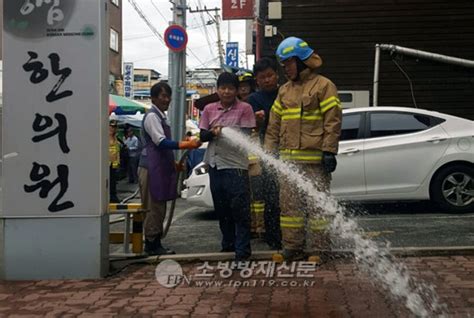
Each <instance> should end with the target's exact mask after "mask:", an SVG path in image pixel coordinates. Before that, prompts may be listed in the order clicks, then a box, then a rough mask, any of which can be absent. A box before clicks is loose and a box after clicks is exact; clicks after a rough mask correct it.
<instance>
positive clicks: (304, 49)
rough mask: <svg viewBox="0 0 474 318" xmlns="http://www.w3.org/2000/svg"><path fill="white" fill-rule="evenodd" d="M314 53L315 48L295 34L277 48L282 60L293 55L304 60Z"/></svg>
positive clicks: (277, 53)
mask: <svg viewBox="0 0 474 318" xmlns="http://www.w3.org/2000/svg"><path fill="white" fill-rule="evenodd" d="M313 53H314V50H313V49H312V48H310V47H309V45H308V43H306V42H305V41H303V40H302V39H300V38H297V37H294V36H292V37H289V38H286V39H284V40H283V41H282V42H281V43H280V45H278V48H277V50H276V55H277V56H278V58H279V59H280V61H282V62H283V61H285V60H287V59H289V58H291V57H297V58H299V59H300V60H301V61H304V60H307V59H308V58H309V57H310V56H311V55H312V54H313Z"/></svg>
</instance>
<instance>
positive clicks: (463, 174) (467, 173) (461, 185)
mask: <svg viewBox="0 0 474 318" xmlns="http://www.w3.org/2000/svg"><path fill="white" fill-rule="evenodd" d="M431 199H432V200H433V201H435V202H436V203H437V204H438V205H439V206H440V207H441V208H443V209H444V210H447V211H449V212H460V213H462V212H473V211H474V168H473V167H470V166H466V165H453V166H449V167H446V168H444V169H442V170H441V171H439V172H438V173H437V174H436V176H435V177H434V179H433V182H432V183H431Z"/></svg>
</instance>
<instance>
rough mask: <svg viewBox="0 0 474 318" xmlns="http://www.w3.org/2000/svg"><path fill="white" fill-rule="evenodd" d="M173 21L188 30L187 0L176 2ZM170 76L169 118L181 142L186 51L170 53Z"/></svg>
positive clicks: (176, 137) (176, 0)
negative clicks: (171, 93)
mask: <svg viewBox="0 0 474 318" xmlns="http://www.w3.org/2000/svg"><path fill="white" fill-rule="evenodd" d="M172 3H173V21H172V22H171V24H177V25H180V26H182V27H183V28H186V10H187V6H186V0H174V1H173V2H172ZM168 61H169V62H168V66H169V76H168V81H169V83H170V86H171V88H172V89H173V96H172V99H171V107H170V111H169V118H170V123H171V130H172V136H173V139H175V140H181V139H182V138H183V137H184V134H185V121H186V119H185V113H186V110H187V107H186V106H187V105H186V50H182V51H180V52H174V51H172V50H170V51H169V59H168Z"/></svg>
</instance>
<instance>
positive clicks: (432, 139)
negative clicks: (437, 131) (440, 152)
mask: <svg viewBox="0 0 474 318" xmlns="http://www.w3.org/2000/svg"><path fill="white" fill-rule="evenodd" d="M446 139H447V138H443V137H433V138H431V139H430V140H427V141H428V142H432V143H438V142H440V141H445V140H446Z"/></svg>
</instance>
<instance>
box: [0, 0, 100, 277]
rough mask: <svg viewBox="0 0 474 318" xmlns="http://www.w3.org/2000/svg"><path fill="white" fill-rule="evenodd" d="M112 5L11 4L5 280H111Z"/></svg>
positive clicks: (2, 235) (7, 22) (1, 247)
mask: <svg viewBox="0 0 474 318" xmlns="http://www.w3.org/2000/svg"><path fill="white" fill-rule="evenodd" d="M107 2H108V1H107V0H71V1H61V2H58V4H57V3H56V2H55V1H51V3H43V4H42V5H41V7H36V2H34V1H29V2H25V1H5V2H4V4H3V6H4V30H3V32H4V33H3V41H4V42H3V48H4V54H3V78H4V91H3V127H2V129H3V140H2V142H3V180H2V192H3V193H2V196H3V197H2V199H3V200H2V211H1V212H0V218H1V221H0V239H2V242H1V243H2V244H0V259H1V262H2V264H0V273H1V276H2V278H4V279H12V280H17V279H20V280H24V279H27V280H29V279H59V278H67V279H70V278H98V277H101V276H104V275H105V274H106V273H107V269H108V218H107V215H106V210H107V203H108V191H107V188H106V186H107V176H108V137H107V135H108V92H107V87H108V84H107V83H108V81H107V74H108V71H107V70H108V59H107V54H108V50H109V36H108V32H109V30H108V27H107V16H106V5H107Z"/></svg>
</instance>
